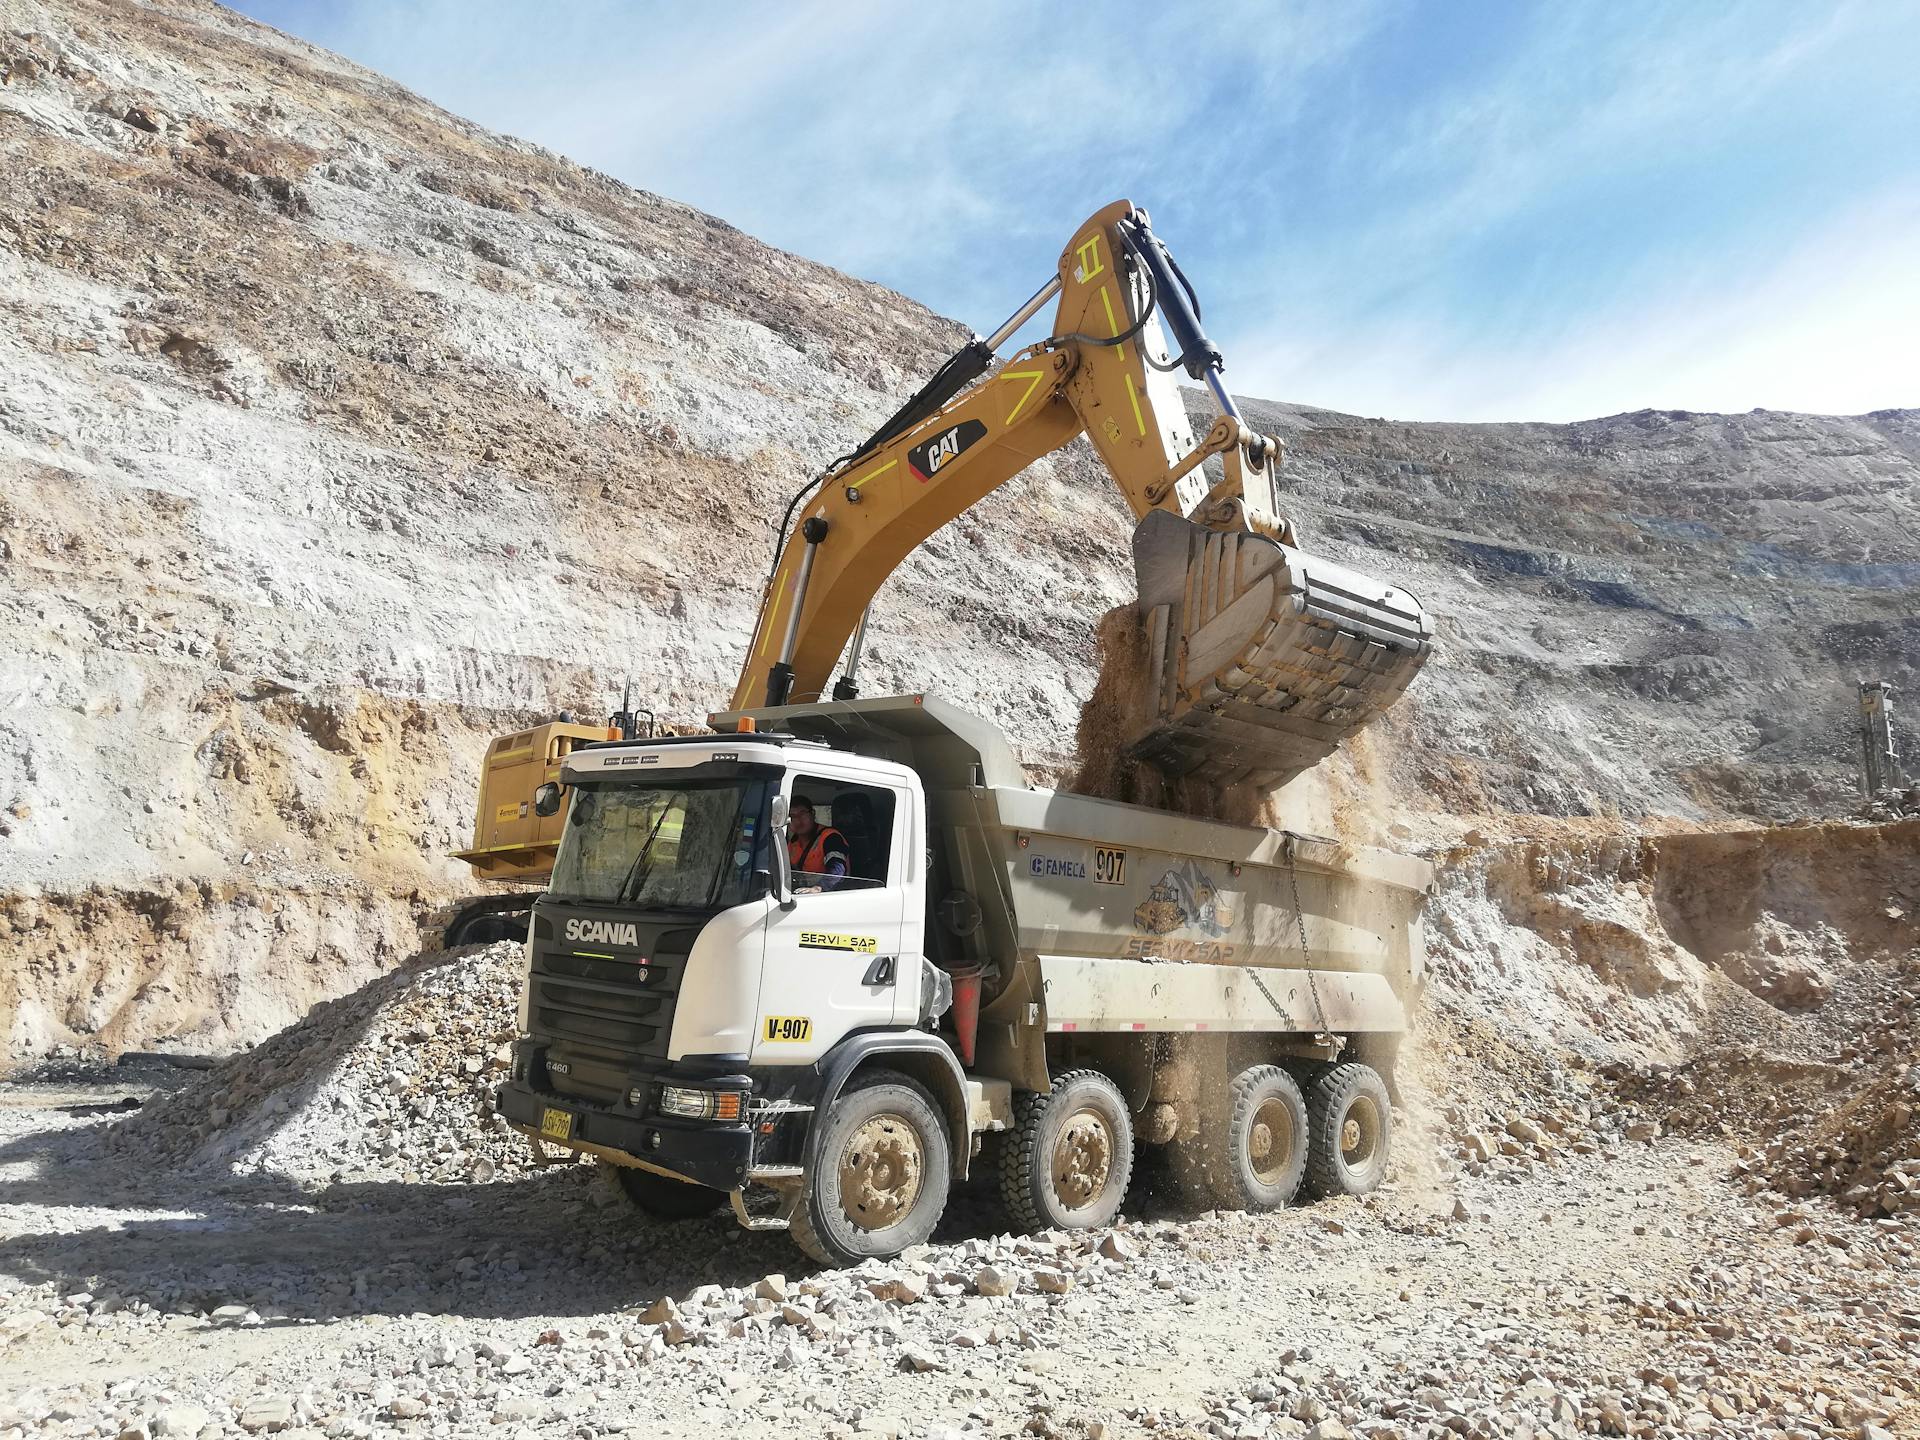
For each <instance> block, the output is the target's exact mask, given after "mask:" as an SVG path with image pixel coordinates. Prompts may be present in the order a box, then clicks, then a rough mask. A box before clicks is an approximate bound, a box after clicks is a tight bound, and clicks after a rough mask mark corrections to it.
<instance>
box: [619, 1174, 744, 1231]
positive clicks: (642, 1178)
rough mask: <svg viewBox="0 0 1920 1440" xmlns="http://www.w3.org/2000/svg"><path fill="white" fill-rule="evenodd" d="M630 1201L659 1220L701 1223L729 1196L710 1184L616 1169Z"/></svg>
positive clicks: (621, 1185)
mask: <svg viewBox="0 0 1920 1440" xmlns="http://www.w3.org/2000/svg"><path fill="white" fill-rule="evenodd" d="M615 1168H616V1169H617V1170H618V1171H619V1173H620V1188H621V1189H622V1190H624V1191H626V1192H627V1198H628V1199H629V1200H631V1201H632V1202H633V1203H634V1204H635V1205H637V1206H639V1207H640V1208H641V1209H642V1210H644V1211H646V1212H647V1214H649V1215H651V1216H653V1218H654V1219H656V1220H698V1219H700V1218H701V1217H702V1216H705V1215H711V1214H713V1212H714V1211H716V1210H718V1209H719V1208H720V1207H721V1205H723V1204H725V1203H726V1198H727V1197H726V1196H725V1195H724V1194H722V1193H721V1192H720V1191H718V1190H715V1189H713V1188H711V1187H710V1186H706V1185H695V1184H693V1183H692V1182H691V1181H687V1180H674V1179H671V1178H669V1177H668V1176H665V1175H656V1174H654V1173H653V1171H651V1170H639V1169H636V1168H634V1167H633V1166H631V1165H620V1166H616V1167H615Z"/></svg>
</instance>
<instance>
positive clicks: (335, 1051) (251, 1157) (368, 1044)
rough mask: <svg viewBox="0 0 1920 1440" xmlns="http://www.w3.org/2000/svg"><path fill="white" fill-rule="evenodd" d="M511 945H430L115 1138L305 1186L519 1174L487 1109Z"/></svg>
mask: <svg viewBox="0 0 1920 1440" xmlns="http://www.w3.org/2000/svg"><path fill="white" fill-rule="evenodd" d="M521 971H522V959H521V950H520V947H519V946H518V945H514V944H511V943H502V944H497V945H489V946H486V947H484V948H481V949H463V950H454V951H428V952H425V953H422V954H420V955H417V956H415V957H414V958H413V959H412V960H410V961H408V962H407V963H406V964H405V965H402V966H401V967H400V968H399V969H398V970H395V971H393V972H392V973H390V974H387V975H383V976H382V977H380V978H379V979H378V980H375V981H373V982H371V983H370V984H367V985H364V986H362V987H361V988H360V989H358V990H356V991H354V992H353V993H352V994H349V995H346V996H343V997H342V998H340V999H338V1000H333V1001H329V1002H327V1003H326V1004H323V1005H319V1006H316V1007H315V1008H314V1009H313V1010H312V1011H311V1012H310V1013H309V1014H308V1015H307V1016H306V1018H305V1019H303V1020H301V1021H299V1022H298V1023H296V1024H294V1025H291V1026H289V1027H288V1028H287V1029H285V1030H282V1031H281V1032H280V1033H279V1034H278V1035H275V1036H273V1037H272V1038H271V1039H269V1040H267V1041H265V1042H264V1043H262V1044H260V1045H258V1046H255V1047H254V1048H253V1049H252V1050H249V1051H246V1052H245V1053H243V1054H240V1055H237V1056H235V1057H234V1058H232V1059H231V1060H228V1061H226V1062H225V1063H224V1064H222V1065H219V1066H217V1067H216V1068H214V1069H212V1070H210V1071H208V1072H207V1073H206V1074H205V1076H204V1077H202V1078H201V1079H200V1080H198V1081H197V1082H196V1083H194V1084H191V1085H188V1086H186V1087H184V1088H183V1089H181V1090H178V1091H176V1092H175V1093H173V1094H172V1095H169V1096H167V1097H166V1098H165V1099H163V1100H160V1101H158V1102H156V1103H154V1104H153V1105H152V1106H151V1107H150V1108H149V1109H147V1110H145V1111H142V1112H141V1113H140V1114H138V1115H136V1116H133V1117H132V1118H130V1119H128V1120H127V1121H125V1122H123V1123H122V1124H121V1125H119V1126H117V1127H116V1128H115V1129H114V1130H113V1132H112V1133H111V1136H110V1139H109V1143H110V1144H111V1145H112V1146H114V1147H115V1148H116V1149H120V1150H124V1151H128V1152H132V1153H138V1154H141V1155H144V1156H147V1157H150V1158H152V1159H154V1160H159V1161H164V1162H166V1163H168V1164H170V1165H175V1166H183V1167H189V1168H207V1169H213V1170H222V1171H230V1172H232V1173H236V1174H244V1173H255V1172H273V1173H277V1174H281V1175H284V1176H287V1177H288V1178H290V1179H293V1180H295V1181H300V1182H309V1183H321V1182H327V1181H339V1180H401V1181H409V1182H412V1181H429V1182H434V1183H454V1184H458V1183H465V1182H484V1181H487V1180H491V1179H493V1178H494V1177H495V1176H499V1175H508V1174H513V1173H518V1172H520V1171H522V1170H524V1169H526V1168H527V1166H528V1164H529V1156H528V1154H527V1151H526V1146H525V1143H524V1142H523V1141H522V1140H521V1139H520V1138H519V1137H518V1136H517V1135H514V1134H513V1133H512V1132H511V1131H509V1130H507V1128H506V1126H505V1124H504V1122H502V1121H501V1120H500V1119H499V1118H498V1117H497V1116H496V1115H495V1114H494V1112H493V1097H494V1093H495V1091H496V1090H497V1089H498V1088H499V1085H500V1082H501V1080H502V1079H503V1078H504V1077H505V1075H506V1073H507V1067H508V1064H509V1063H510V1058H511V1057H510V1050H509V1047H510V1045H511V1042H512V1040H513V1035H514V1014H515V1007H516V1005H517V1003H518V995H519V987H520V981H521Z"/></svg>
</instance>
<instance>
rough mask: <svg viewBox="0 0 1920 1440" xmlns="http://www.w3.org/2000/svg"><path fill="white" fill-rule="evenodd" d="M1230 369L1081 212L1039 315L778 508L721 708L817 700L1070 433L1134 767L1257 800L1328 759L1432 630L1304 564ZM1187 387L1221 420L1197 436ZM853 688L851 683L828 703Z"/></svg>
mask: <svg viewBox="0 0 1920 1440" xmlns="http://www.w3.org/2000/svg"><path fill="white" fill-rule="evenodd" d="M1055 296H1058V305H1057V307H1056V309H1055V313H1054V323H1053V332H1052V334H1051V335H1050V336H1049V337H1048V338H1047V339H1045V340H1043V341H1041V342H1040V343H1038V344H1036V345H1032V346H1029V347H1027V348H1025V349H1023V350H1020V351H1019V352H1017V353H1016V354H1014V355H1013V356H1012V357H1011V358H1010V359H1008V360H1006V361H1004V362H1001V363H999V364H998V365H997V366H995V365H993V364H992V363H991V362H992V360H993V357H994V351H995V350H996V348H997V346H998V343H999V342H1000V341H1001V340H1002V339H1004V338H1006V337H1008V336H1010V335H1011V334H1012V333H1014V332H1015V331H1016V330H1018V329H1019V328H1020V326H1021V324H1022V323H1024V321H1025V320H1026V319H1028V318H1029V317H1031V316H1032V315H1034V314H1036V313H1038V310H1039V309H1040V308H1041V306H1043V305H1044V303H1045V302H1046V301H1047V300H1049V299H1052V298H1053V297H1055ZM1160 316H1165V317H1166V319H1167V321H1168V325H1169V328H1171V330H1172V332H1173V334H1174V336H1175V339H1176V341H1177V342H1178V344H1179V353H1178V354H1177V355H1175V354H1170V353H1169V351H1168V348H1167V343H1166V333H1165V331H1163V330H1162V328H1161V326H1160V323H1159V317H1160ZM1223 366H1224V362H1223V361H1222V359H1221V357H1220V354H1219V351H1218V350H1216V349H1215V348H1214V347H1213V345H1212V343H1211V342H1210V341H1209V340H1208V339H1207V338H1206V335H1205V334H1204V332H1203V331H1202V330H1201V328H1200V319H1199V304H1198V301H1197V299H1196V298H1195V297H1194V296H1193V294H1192V291H1191V289H1190V288H1189V287H1188V286H1187V282H1186V278H1185V276H1184V275H1182V274H1181V273H1180V271H1179V267H1178V266H1177V265H1176V264H1175V263H1174V262H1173V259H1172V256H1171V254H1169V253H1168V252H1167V250H1166V248H1165V247H1164V246H1163V245H1161V243H1160V242H1159V240H1158V239H1157V238H1156V237H1155V236H1154V234H1153V232H1152V230H1151V228H1150V226H1149V224H1148V221H1147V217H1146V214H1145V212H1143V211H1141V210H1139V209H1138V208H1136V207H1135V206H1134V205H1133V204H1131V203H1130V202H1128V201H1125V200H1120V201H1116V202H1114V203H1113V204H1111V205H1108V206H1106V207H1105V208H1104V209H1102V210H1099V211H1097V212H1095V213H1094V214H1093V215H1091V216H1089V217H1088V219H1087V220H1086V222H1085V223H1084V224H1082V225H1081V226H1080V227H1079V228H1078V229H1077V230H1076V231H1075V232H1074V236H1073V238H1072V239H1071V240H1070V241H1069V242H1068V244H1067V246H1066V248H1065V249H1064V250H1063V251H1062V252H1061V254H1060V259H1059V263H1058V267H1057V270H1056V273H1055V275H1054V277H1053V279H1051V280H1050V281H1048V283H1047V284H1046V285H1045V286H1043V287H1042V288H1041V290H1040V291H1039V292H1038V293H1037V294H1036V295H1035V297H1034V299H1033V300H1031V301H1029V302H1028V303H1027V305H1026V306H1024V307H1022V309H1021V310H1020V311H1018V312H1016V313H1015V315H1014V316H1013V317H1012V318H1011V319H1010V320H1009V321H1008V323H1007V324H1006V325H1003V326H1002V327H1001V328H1000V330H998V331H996V332H995V334H994V335H993V336H992V337H989V338H988V339H987V340H985V341H976V342H974V344H973V345H971V346H969V347H966V348H964V349H962V350H961V351H960V353H959V354H958V355H956V356H955V357H954V358H953V359H952V360H950V361H948V363H947V365H946V366H944V367H942V371H941V372H940V374H938V375H936V376H935V379H934V381H931V382H929V385H928V388H927V389H926V390H923V391H922V393H921V395H920V396H917V397H915V399H914V400H913V401H910V402H909V403H908V405H907V406H905V407H903V408H902V410H901V412H900V413H899V414H897V415H896V416H895V417H894V418H893V419H892V420H890V421H889V422H888V423H887V424H886V425H883V426H882V427H881V429H880V430H879V431H878V432H876V433H875V435H874V436H873V437H872V438H870V439H869V440H868V441H867V442H866V444H864V445H863V446H861V447H860V448H859V449H858V450H856V451H855V452H854V453H853V454H852V455H851V456H849V457H847V458H845V459H843V460H841V461H839V462H837V463H836V464H835V465H834V466H832V467H831V468H830V469H829V470H828V471H827V472H826V474H825V475H824V476H822V477H821V479H820V480H819V482H817V484H816V486H814V487H809V489H808V490H807V491H803V492H802V495H801V496H799V497H796V503H797V504H798V502H799V501H801V500H804V502H805V503H804V504H803V505H798V508H799V510H800V520H799V523H798V524H797V525H793V524H792V523H791V522H792V511H791V510H790V511H789V515H788V517H787V522H786V523H784V524H783V527H782V532H783V533H782V542H781V548H780V551H779V554H778V557H777V559H776V561H775V563H774V568H773V572H772V574H771V575H770V576H769V578H768V583H767V587H766V590H765V592H764V595H763V598H762V603H761V608H760V615H759V620H758V623H757V624H756V626H755V628H754V634H753V639H752V642H751V644H750V645H749V648H748V653H747V657H746V663H745V665H744V666H743V667H742V669H741V672H740V676H739V679H738V680H737V681H736V683H735V685H734V690H733V695H732V697H731V700H730V703H729V706H728V710H729V711H732V712H737V711H742V710H748V709H752V708H754V707H757V706H770V705H785V704H790V703H806V702H809V701H813V700H822V699H826V698H828V694H827V688H826V687H827V684H828V681H829V680H830V679H831V678H832V675H833V671H834V669H835V667H836V665H838V664H839V662H840V658H841V656H842V654H843V653H844V652H846V651H847V649H848V643H849V641H850V640H853V642H854V651H853V654H852V656H850V658H849V660H848V665H847V669H848V671H849V672H850V671H852V670H854V669H855V667H856V666H857V660H858V650H859V641H858V639H857V638H855V637H856V630H857V629H858V627H860V626H861V623H862V617H863V616H864V615H865V614H866V611H867V608H868V606H869V605H871V603H872V601H873V597H874V595H875V594H876V593H877V592H878V591H879V589H880V586H881V585H882V584H883V583H884V582H885V581H886V579H887V577H888V576H889V575H891V574H892V573H893V571H894V569H895V568H896V567H897V566H898V565H899V564H900V562H901V561H902V560H904V559H905V558H906V556H907V555H908V554H909V553H911V552H912V551H913V549H914V548H915V547H916V546H918V545H919V544H920V543H921V542H922V541H923V540H925V539H926V538H927V537H928V536H929V535H931V534H932V533H933V532H934V531H935V530H937V529H938V528H939V527H940V526H942V525H944V524H946V523H947V521H949V520H951V519H953V518H954V517H955V516H957V515H959V514H960V513H962V512H963V511H965V510H966V509H968V508H969V507H971V506H972V505H974V504H975V503H976V502H978V501H979V500H980V499H981V498H983V497H984V496H985V495H987V494H988V493H990V492H991V491H992V490H994V489H995V488H997V487H998V486H1000V485H1001V484H1004V483H1005V482H1006V481H1007V480H1009V479H1011V478H1012V477H1013V476H1014V475H1017V474H1018V473H1019V472H1020V471H1021V470H1023V469H1025V468H1026V467H1027V466H1028V465H1029V464H1031V463H1032V462H1033V461H1035V460H1037V459H1039V458H1040V457H1041V456H1043V455H1046V454H1049V453H1051V452H1052V451H1054V450H1057V449H1059V448H1060V447H1061V446H1063V445H1065V444H1066V443H1067V442H1068V441H1070V440H1072V439H1073V438H1074V437H1075V436H1076V435H1081V434H1084V435H1085V436H1086V437H1087V439H1088V440H1089V442H1090V443H1091V444H1092V446H1093V448H1094V450H1095V452H1096V453H1097V454H1098V455H1099V457H1100V459H1101V461H1102V462H1103V463H1104V464H1105V466H1106V468H1107V471H1108V473H1109V474H1111V475H1112V477H1113V479H1114V482H1115V484H1116V485H1117V486H1118V487H1119V489H1120V492H1121V494H1122V495H1123V496H1124V497H1125V499H1126V501H1127V504H1128V506H1129V507H1130V508H1131V509H1132V510H1133V513H1134V517H1135V519H1136V521H1137V522H1138V526H1137V528H1136V531H1135V534H1134V542H1133V551H1134V565H1135V572H1136V579H1137V580H1138V582H1139V593H1140V608H1141V617H1142V621H1143V624H1144V626H1145V627H1146V629H1147V631H1148V636H1149V651H1150V660H1151V676H1150V682H1151V683H1150V685H1149V687H1148V688H1149V694H1148V697H1147V698H1148V705H1147V711H1146V713H1144V714H1142V715H1140V716H1139V717H1137V719H1138V733H1137V734H1136V735H1135V736H1134V737H1133V738H1132V741H1131V743H1130V746H1129V748H1130V750H1131V752H1132V753H1133V754H1134V755H1135V756H1136V757H1137V758H1140V759H1143V760H1146V761H1149V762H1151V763H1153V764H1155V765H1156V766H1158V767H1160V768H1161V769H1162V770H1164V771H1166V772H1167V773H1169V774H1172V775H1194V776H1197V777H1199V778H1202V779H1205V780H1208V781H1210V782H1212V783H1215V784H1218V785H1227V786H1232V785H1242V784H1253V785H1260V786H1264V787H1271V786H1274V785H1278V784H1281V783H1284V782H1285V781H1286V780H1287V779H1289V778H1291V777H1292V776H1294V775H1297V774H1299V773H1300V772H1301V771H1303V770H1306V769H1308V768H1310V767H1311V766H1313V765H1314V764H1316V763H1318V762H1319V761H1320V760H1321V759H1322V758H1324V757H1325V756H1326V755H1327V754H1328V753H1330V752H1331V751H1332V750H1333V749H1334V748H1335V747H1336V746H1337V745H1338V744H1339V743H1340V741H1341V740H1342V739H1344V738H1346V737H1347V736H1348V735H1351V734H1352V733H1353V732H1354V731H1356V730H1358V729H1359V728H1360V727H1361V726H1363V725H1365V724H1367V723H1368V722H1369V721H1371V720H1373V719H1374V718H1375V717H1376V716H1378V715H1379V714H1380V713H1381V712H1382V711H1383V710H1384V709H1385V708H1386V707H1387V706H1388V705H1390V704H1392V703H1393V701H1395V700H1396V699H1398V697H1399V696H1400V695H1401V694H1402V693H1404V691H1405V690H1406V687H1407V685H1408V684H1409V683H1410V682H1411V681H1412V679H1413V677H1414V676H1415V675H1416V674H1417V673H1418V672H1419V670H1420V668H1421V666H1422V665H1423V664H1424V663H1425V662H1426V658H1427V655H1428V653H1429V651H1430V649H1431V646H1432V633H1431V629H1430V627H1429V624H1428V621H1427V617H1426V615H1425V612H1424V611H1423V610H1422V609H1421V607H1420V605H1419V603H1418V602H1417V601H1416V600H1415V599H1414V598H1413V596H1411V595H1410V594H1408V593H1407V592H1406V591H1405V590H1403V589H1400V588H1399V587H1397V586H1393V585H1388V584H1385V583H1382V582H1380V581H1377V580H1373V579H1371V578H1369V577H1367V576H1364V575H1361V574H1359V573H1358V572H1356V571H1353V570H1350V569H1347V568H1346V567H1344V566H1340V565H1337V564H1334V563H1331V562H1328V561H1324V560H1320V559H1317V558H1315V557H1314V556H1311V555H1309V554H1307V553H1305V552H1304V551H1302V550H1300V549H1299V548H1298V546H1297V545H1296V543H1295V536H1294V531H1293V527H1292V525H1291V524H1290V523H1289V522H1288V521H1287V520H1285V519H1283V518H1282V517H1281V516H1280V515H1279V514H1278V513H1277V512H1278V492H1277V488H1276V479H1277V475H1278V472H1279V468H1280V464H1281V457H1282V453H1283V451H1282V446H1281V444H1280V442H1279V441H1278V440H1276V439H1274V438H1273V437H1271V436H1267V435H1261V434H1258V433H1257V432H1255V431H1253V430H1251V429H1250V428H1249V427H1248V426H1247V425H1246V424H1245V423H1244V421H1242V419H1241V417H1240V415H1239V412H1238V410H1237V408H1236V407H1235V405H1234V403H1233V399H1232V397H1231V396H1230V395H1229V394H1228V393H1227V391H1226V389H1225V387H1224V385H1223V384H1222V383H1221V381H1220V372H1221V370H1222V368H1223ZM1177 370H1184V371H1185V372H1186V374H1187V375H1188V376H1190V377H1191V378H1193V379H1195V380H1201V381H1204V382H1205V383H1206V384H1207V385H1208V386H1209V388H1210V389H1211V390H1212V392H1213V394H1214V397H1215V399H1216V400H1217V401H1218V403H1219V405H1220V407H1221V411H1222V413H1221V415H1220V417H1219V418H1218V419H1217V420H1216V421H1215V422H1214V424H1213V425H1212V427H1211V428H1210V429H1209V431H1208V432H1207V434H1206V435H1205V436H1204V437H1203V438H1198V439H1196V437H1195V435H1194V433H1193V429H1192V427H1191V425H1190V423H1189V421H1188V417H1187V410H1186V405H1185V402H1184V400H1183V399H1182V396H1181V394H1180V391H1179V389H1178V387H1177V385H1176V384H1175V382H1174V380H1173V373H1174V372H1175V371H1177ZM1209 466H1211V467H1212V468H1211V469H1210V468H1209ZM1215 471H1217V474H1216V473H1215ZM854 693H857V691H856V690H855V689H854V688H853V685H852V683H851V677H850V676H849V675H848V674H843V676H842V681H841V683H840V685H838V686H836V687H835V689H834V691H833V698H836V699H847V698H850V697H851V695H852V694H854ZM714 723H719V722H717V721H716V722H714Z"/></svg>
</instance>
